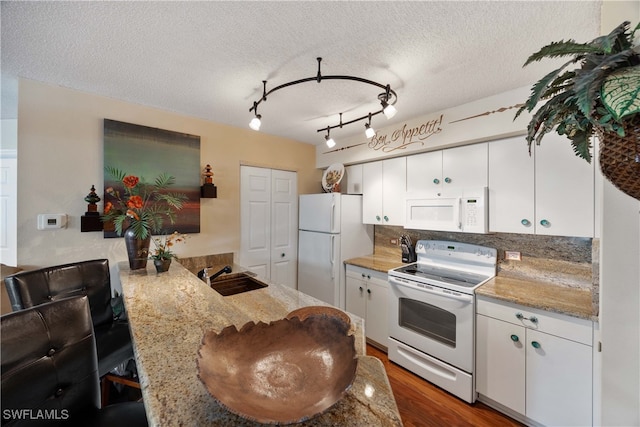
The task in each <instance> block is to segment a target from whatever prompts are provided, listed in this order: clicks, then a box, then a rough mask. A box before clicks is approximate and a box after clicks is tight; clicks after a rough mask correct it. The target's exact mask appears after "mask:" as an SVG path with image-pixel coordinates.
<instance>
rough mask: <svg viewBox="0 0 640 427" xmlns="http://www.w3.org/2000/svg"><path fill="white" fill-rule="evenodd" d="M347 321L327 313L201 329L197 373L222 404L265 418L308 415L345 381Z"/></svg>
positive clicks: (349, 351) (323, 407)
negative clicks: (238, 328)
mask: <svg viewBox="0 0 640 427" xmlns="http://www.w3.org/2000/svg"><path fill="white" fill-rule="evenodd" d="M347 331H348V325H347V324H345V323H344V321H342V320H341V319H339V318H336V317H332V316H309V317H307V318H306V319H305V320H300V318H298V317H293V318H291V319H282V320H277V321H274V322H271V323H269V324H266V323H263V322H259V323H257V324H256V323H254V322H249V323H247V324H245V325H244V326H243V327H242V328H241V329H240V330H239V331H238V330H237V329H236V327H235V326H229V327H226V328H224V329H223V330H222V331H221V332H220V333H216V332H215V331H209V332H207V333H206V334H205V335H204V337H203V338H202V343H201V345H200V349H199V350H198V357H197V360H196V362H197V366H198V378H199V379H200V381H202V383H203V384H204V386H205V387H206V389H207V391H208V392H209V394H210V395H211V396H212V397H213V398H214V399H215V400H216V401H217V402H219V403H220V404H221V405H222V406H223V407H225V408H226V409H228V410H229V411H230V412H232V413H234V414H237V415H239V416H241V417H242V418H245V419H248V420H252V421H257V422H260V423H265V424H291V423H298V422H302V421H305V420H308V419H311V418H313V417H315V416H317V415H319V414H321V413H323V412H325V411H327V410H328V409H330V408H331V407H332V406H333V405H335V404H336V403H337V402H338V401H339V400H340V399H341V398H342V397H343V396H344V395H345V393H346V392H347V390H348V389H349V388H350V387H351V384H352V383H353V380H354V379H355V375H356V368H357V363H358V359H357V355H356V350H355V345H354V337H353V335H347Z"/></svg>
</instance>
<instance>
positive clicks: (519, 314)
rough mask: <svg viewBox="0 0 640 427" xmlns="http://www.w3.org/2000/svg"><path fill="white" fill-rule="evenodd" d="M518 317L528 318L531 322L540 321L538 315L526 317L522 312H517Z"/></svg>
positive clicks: (521, 318) (519, 318)
mask: <svg viewBox="0 0 640 427" xmlns="http://www.w3.org/2000/svg"><path fill="white" fill-rule="evenodd" d="M516 318H517V319H518V320H528V321H529V322H531V323H538V318H537V317H536V316H531V317H524V315H523V314H522V313H516Z"/></svg>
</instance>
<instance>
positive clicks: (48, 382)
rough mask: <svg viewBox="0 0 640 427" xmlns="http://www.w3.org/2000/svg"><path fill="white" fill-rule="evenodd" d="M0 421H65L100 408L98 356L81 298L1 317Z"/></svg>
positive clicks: (20, 422) (83, 301) (89, 320)
mask: <svg viewBox="0 0 640 427" xmlns="http://www.w3.org/2000/svg"><path fill="white" fill-rule="evenodd" d="M0 340H1V342H0V350H1V352H2V362H1V364H2V368H1V372H2V379H1V382H2V390H1V391H2V411H1V414H2V425H8V426H13V425H22V424H24V425H30V424H32V423H33V422H34V419H38V418H39V419H40V420H42V419H43V418H44V417H47V418H46V419H47V420H49V423H46V422H44V423H43V424H46V425H55V424H56V422H67V423H68V422H70V421H73V420H74V419H76V420H80V419H84V417H86V416H87V415H88V412H91V413H95V412H96V411H97V410H98V409H99V408H100V388H99V379H98V360H97V356H96V345H95V340H94V337H93V326H92V323H91V313H90V312H89V304H88V303H87V297H86V296H80V297H72V298H67V299H61V300H57V301H54V302H50V303H46V304H41V305H38V306H35V307H32V308H28V309H25V310H21V311H16V312H13V313H9V314H5V315H4V316H2V317H0Z"/></svg>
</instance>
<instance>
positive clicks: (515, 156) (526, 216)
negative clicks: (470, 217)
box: [489, 136, 535, 234]
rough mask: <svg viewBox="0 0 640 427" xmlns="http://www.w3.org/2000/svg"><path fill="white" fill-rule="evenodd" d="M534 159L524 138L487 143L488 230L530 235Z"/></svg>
mask: <svg viewBox="0 0 640 427" xmlns="http://www.w3.org/2000/svg"><path fill="white" fill-rule="evenodd" d="M534 197H535V188H534V157H533V155H531V156H530V155H529V151H528V150H527V145H526V142H525V139H524V137H522V136H518V137H513V138H505V139H501V140H497V141H491V142H490V143H489V230H491V231H498V232H503V233H520V234H533V233H534V231H535V216H534V212H535V210H534V201H535V198H534Z"/></svg>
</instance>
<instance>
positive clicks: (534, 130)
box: [516, 21, 640, 200]
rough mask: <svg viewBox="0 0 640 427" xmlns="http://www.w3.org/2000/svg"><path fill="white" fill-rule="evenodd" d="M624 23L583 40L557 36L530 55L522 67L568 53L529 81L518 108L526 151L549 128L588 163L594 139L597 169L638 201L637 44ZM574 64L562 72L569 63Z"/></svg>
mask: <svg viewBox="0 0 640 427" xmlns="http://www.w3.org/2000/svg"><path fill="white" fill-rule="evenodd" d="M638 29H640V24H638V25H636V27H635V28H634V30H633V31H630V22H628V21H626V22H623V23H622V24H620V25H619V26H618V27H616V28H615V29H614V30H613V31H612V32H611V33H610V34H608V35H605V36H601V37H597V38H596V39H594V40H592V41H590V42H588V43H577V42H576V41H574V40H567V41H564V40H561V41H559V42H553V43H551V44H548V45H546V46H544V47H543V48H542V49H540V50H539V51H538V52H536V53H534V54H532V55H531V56H530V57H529V58H528V59H527V61H526V62H525V64H524V66H527V65H528V64H530V63H532V62H535V61H539V60H541V59H543V58H557V57H571V59H570V60H569V61H567V62H566V63H564V64H563V65H562V66H561V67H560V68H558V69H556V70H553V71H551V72H550V73H548V74H547V75H546V76H544V77H542V78H541V79H540V80H539V81H538V82H537V83H535V84H534V85H533V87H532V89H531V95H530V96H529V98H528V99H527V101H526V102H525V104H524V105H523V106H522V107H521V108H520V109H519V110H518V112H517V113H516V117H518V116H519V115H520V114H521V113H522V112H523V111H525V110H526V111H528V112H532V111H533V110H534V109H535V107H536V106H537V105H538V103H540V102H541V101H543V100H544V101H546V103H544V105H542V106H541V107H540V108H538V109H537V110H536V111H535V113H534V114H533V116H532V118H531V121H530V122H529V124H528V126H527V137H526V140H527V143H528V145H529V151H531V145H532V143H533V142H534V141H535V143H536V144H538V145H539V144H540V141H541V140H542V138H543V136H544V135H545V134H546V133H548V132H551V131H552V130H555V131H556V132H557V133H558V134H560V135H566V136H567V138H569V140H570V141H571V145H572V146H573V150H574V152H575V153H576V155H577V156H579V157H581V158H583V159H585V160H586V161H588V162H591V152H590V149H591V143H590V139H591V137H592V136H593V134H594V133H595V134H596V135H597V136H598V139H599V140H600V168H601V170H602V172H603V174H604V175H605V177H607V179H609V180H610V181H611V182H612V183H613V184H614V185H615V186H616V187H618V188H619V189H620V190H622V191H623V192H625V193H627V194H629V195H630V196H632V197H634V198H636V199H639V200H640V47H639V46H637V45H634V37H635V34H636V31H638ZM574 64H575V65H577V66H578V67H577V68H575V69H571V70H568V69H567V67H569V66H570V65H574Z"/></svg>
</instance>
